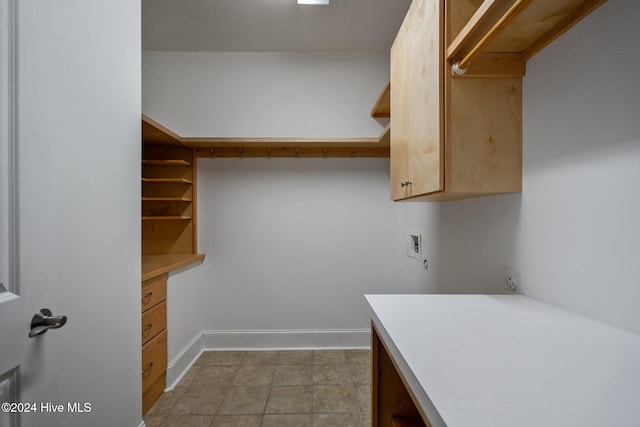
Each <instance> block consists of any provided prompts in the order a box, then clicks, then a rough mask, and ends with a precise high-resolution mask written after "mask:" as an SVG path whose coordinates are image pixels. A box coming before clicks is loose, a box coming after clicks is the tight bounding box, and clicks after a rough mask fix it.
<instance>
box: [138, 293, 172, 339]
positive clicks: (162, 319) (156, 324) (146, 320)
mask: <svg viewBox="0 0 640 427" xmlns="http://www.w3.org/2000/svg"><path fill="white" fill-rule="evenodd" d="M166 328H167V303H166V302H161V303H160V304H158V305H156V306H155V307H152V308H150V309H149V310H146V311H145V312H143V313H142V322H141V334H142V345H144V344H146V343H148V342H149V340H151V339H152V338H153V337H155V336H156V335H158V334H159V333H160V332H162V331H163V330H165V329H166Z"/></svg>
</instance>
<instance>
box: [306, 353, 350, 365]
mask: <svg viewBox="0 0 640 427" xmlns="http://www.w3.org/2000/svg"><path fill="white" fill-rule="evenodd" d="M313 363H314V365H333V364H338V363H347V354H346V352H345V351H344V350H314V351H313Z"/></svg>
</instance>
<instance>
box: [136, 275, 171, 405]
mask: <svg viewBox="0 0 640 427" xmlns="http://www.w3.org/2000/svg"><path fill="white" fill-rule="evenodd" d="M166 298H167V275H166V274H162V275H160V276H157V277H154V278H152V279H149V280H146V281H144V282H142V295H141V306H142V327H141V333H142V365H141V375H142V414H143V415H144V414H146V413H147V411H149V409H151V407H152V406H153V404H154V403H155V402H156V401H157V400H158V399H159V398H160V396H162V393H163V392H164V389H165V386H166V372H167V320H166V319H167V308H166Z"/></svg>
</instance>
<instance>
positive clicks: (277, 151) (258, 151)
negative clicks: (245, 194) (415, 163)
mask: <svg viewBox="0 0 640 427" xmlns="http://www.w3.org/2000/svg"><path fill="white" fill-rule="evenodd" d="M196 153H197V156H198V157H199V158H205V157H209V158H213V159H216V158H272V157H273V158H319V157H327V158H328V157H353V158H365V157H389V148H388V147H387V148H307V147H305V148H299V149H297V148H274V149H269V148H247V149H242V151H240V150H238V149H236V148H216V149H202V150H196Z"/></svg>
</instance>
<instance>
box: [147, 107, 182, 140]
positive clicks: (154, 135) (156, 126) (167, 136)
mask: <svg viewBox="0 0 640 427" xmlns="http://www.w3.org/2000/svg"><path fill="white" fill-rule="evenodd" d="M142 142H144V143H154V144H169V145H181V144H182V138H180V136H179V135H177V134H176V133H174V132H173V131H171V130H169V129H167V128H166V127H164V126H162V125H161V124H160V123H158V122H156V121H155V120H153V119H152V118H150V117H147V116H145V115H144V114H143V115H142Z"/></svg>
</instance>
